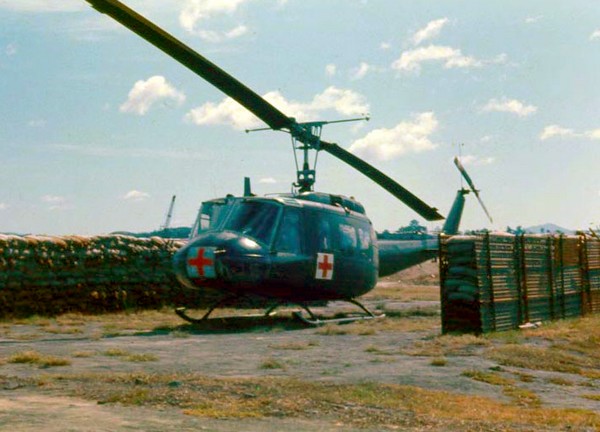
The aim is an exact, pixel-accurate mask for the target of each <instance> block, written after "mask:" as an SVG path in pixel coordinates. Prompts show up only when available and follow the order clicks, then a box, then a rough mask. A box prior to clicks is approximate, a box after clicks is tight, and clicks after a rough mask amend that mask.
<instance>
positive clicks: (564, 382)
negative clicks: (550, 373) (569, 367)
mask: <svg viewBox="0 0 600 432" xmlns="http://www.w3.org/2000/svg"><path fill="white" fill-rule="evenodd" d="M548 382H549V383H550V384H554V385H559V386H565V387H571V386H574V385H576V384H575V382H573V381H572V380H570V379H566V378H563V377H552V378H548Z"/></svg>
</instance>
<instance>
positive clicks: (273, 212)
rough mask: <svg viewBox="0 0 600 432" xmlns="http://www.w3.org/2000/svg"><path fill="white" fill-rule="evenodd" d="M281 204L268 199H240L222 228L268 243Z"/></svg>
mask: <svg viewBox="0 0 600 432" xmlns="http://www.w3.org/2000/svg"><path fill="white" fill-rule="evenodd" d="M280 209H281V206H280V205H278V204H275V203H273V202H268V201H240V202H238V203H236V204H235V206H234V208H233V209H232V211H231V214H230V215H229V217H228V218H227V221H226V222H225V225H224V226H223V229H226V230H230V231H236V232H239V233H242V234H244V235H247V236H249V237H252V238H254V239H255V240H258V241H260V242H262V243H264V244H267V245H268V244H270V243H271V240H272V238H273V233H274V231H275V226H276V222H277V217H278V216H279V211H280Z"/></svg>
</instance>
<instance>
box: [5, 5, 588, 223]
mask: <svg viewBox="0 0 600 432" xmlns="http://www.w3.org/2000/svg"><path fill="white" fill-rule="evenodd" d="M126 4H128V5H129V6H130V7H132V8H134V9H135V10H137V11H138V12H140V13H141V14H143V15H145V16H147V17H148V18H150V19H151V20H153V21H154V22H155V23H157V24H158V25H159V26H161V27H163V28H164V29H166V30H167V31H169V32H171V33H172V34H174V35H175V36H176V37H178V38H180V39H182V40H183V41H184V42H186V43H187V44H189V45H190V46H192V47H193V48H194V49H196V50H197V51H198V52H200V53H201V54H203V55H205V56H206V57H208V58H209V59H210V60H211V61H213V62H215V63H217V64H218V65H219V66H221V67H222V68H224V69H225V70H227V71H228V72H230V73H231V74H232V75H234V76H235V77H236V78H238V79H239V80H241V81H242V82H244V83H245V84H247V85H248V86H249V87H251V88H252V89H254V90H255V91H256V92H257V93H259V94H261V95H265V97H266V98H268V99H269V100H270V101H272V103H274V104H276V105H277V106H278V107H279V108H280V109H281V110H282V111H283V112H285V113H286V114H288V115H290V116H295V117H296V118H298V119H300V120H337V119H344V118H350V117H355V116H357V115H360V114H362V113H369V114H370V115H371V120H370V121H369V122H362V123H355V124H352V123H350V124H339V125H330V126H328V127H326V128H325V130H324V133H323V138H324V139H326V140H328V141H333V142H337V143H339V144H340V145H342V146H343V147H345V148H346V149H349V150H350V151H352V152H354V153H355V154H357V155H359V156H361V157H364V158H365V159H366V160H367V161H369V162H370V163H372V164H373V165H375V166H377V167H378V168H380V169H381V170H382V171H384V172H385V173H387V174H388V175H390V176H392V177H393V178H395V179H396V180H397V181H398V182H400V183H401V184H402V185H404V186H405V187H407V188H408V189H409V190H411V191H412V192H413V193H415V194H416V195H418V196H419V197H421V198H422V199H423V200H424V201H426V202H427V203H429V204H431V205H433V206H435V207H438V208H439V209H440V211H441V212H442V213H443V214H446V213H447V212H448V210H449V208H450V205H451V202H452V199H453V197H454V195H455V192H456V190H457V188H459V187H460V185H461V182H460V178H459V176H458V172H457V171H456V169H455V167H454V165H453V164H452V158H453V157H454V156H455V155H456V154H457V153H458V152H459V145H460V144H462V146H461V149H460V152H461V153H462V155H463V163H464V165H465V166H466V167H467V169H468V170H469V172H470V174H471V176H472V177H473V179H474V181H475V184H476V185H477V186H478V187H479V188H480V189H481V190H482V192H481V194H482V198H483V199H484V201H485V203H486V205H487V207H488V209H489V210H490V212H491V213H492V215H493V217H494V223H493V224H491V223H490V222H489V221H487V219H486V218H485V215H484V213H483V212H482V211H481V209H479V208H478V206H477V203H476V202H475V200H473V199H471V200H469V201H468V203H467V208H466V211H465V218H464V225H463V226H464V227H465V228H482V227H488V228H491V229H505V228H506V226H507V225H510V226H513V227H514V226H516V225H523V226H530V225H536V224H539V223H545V222H554V223H556V224H558V225H561V226H565V227H567V228H573V229H577V228H579V229H585V228H587V227H588V226H589V225H590V223H594V224H598V223H600V170H599V169H598V163H599V162H600V158H599V154H600V152H599V150H598V146H600V86H598V78H597V77H598V73H599V72H600V5H598V2H597V1H592V0H588V1H583V0H574V1H569V2H567V1H548V0H545V1H533V0H531V1H527V2H522V1H486V2H481V1H475V0H472V1H466V0H463V1H445V2H440V1H438V0H430V1H429V0H420V1H416V0H405V1H401V2H399V1H391V0H343V1H342V0H326V1H323V0H320V1H316V0H302V1H300V0H287V1H283V0H228V1H225V0H222V1H221V0H144V1H141V0H128V1H126ZM0 22H2V23H3V24H2V26H1V28H0V152H1V154H2V169H1V170H0V181H1V184H2V188H1V189H0V232H8V231H13V232H27V233H46V234H100V233H107V232H111V231H115V230H133V231H141V230H150V229H155V228H158V226H159V225H160V224H161V223H162V222H163V221H164V218H165V213H166V211H167V207H168V205H169V201H170V198H171V195H173V194H176V195H177V202H176V205H175V214H174V217H173V223H174V224H175V225H191V224H192V222H193V220H194V218H195V214H196V211H197V209H198V207H199V205H200V202H201V201H202V200H206V199H210V198H214V197H218V196H223V195H225V194H227V193H234V194H239V193H241V192H242V186H243V177H244V176H250V177H251V178H252V180H253V187H254V189H255V192H257V193H259V194H265V193H270V192H280V191H283V192H287V191H289V190H290V185H291V183H292V182H293V181H294V180H295V166H294V159H293V155H292V152H291V144H290V142H289V137H288V136H287V135H285V134H282V133H275V132H259V133H254V134H245V133H244V132H243V129H244V128H246V127H254V126H258V127H260V122H257V121H256V119H254V118H252V116H250V115H248V114H247V113H245V112H244V111H243V109H241V108H239V107H238V106H236V104H235V103H231V101H227V100H225V97H224V96H223V95H222V94H221V93H220V92H219V91H218V90H216V89H214V88H212V87H211V86H210V85H209V84H207V83H206V82H204V81H202V80H201V79H200V78H198V77H197V76H196V75H194V74H193V73H191V72H189V71H188V70H187V69H185V68H184V67H183V66H181V65H179V64H178V63H176V62H175V61H173V60H172V59H171V58H169V57H167V56H166V55H164V54H163V53H162V52H160V51H158V50H157V49H156V48H154V47H152V46H150V45H149V44H147V43H146V42H145V41H143V40H141V39H140V38H139V37H137V36H136V35H134V34H132V33H130V32H129V31H128V30H126V29H124V28H122V27H120V26H119V25H118V24H116V23H114V22H113V21H112V20H111V19H110V18H108V17H106V16H103V15H101V14H99V13H98V12H97V11H95V10H93V9H92V8H91V7H89V6H88V4H87V3H86V2H85V1H84V0H0ZM316 187H317V189H318V190H321V191H328V192H334V193H342V194H346V195H352V196H355V197H356V198H357V199H358V200H360V201H361V202H363V204H365V206H366V208H367V212H368V214H369V215H370V217H371V219H372V220H373V222H374V224H375V227H376V229H378V230H383V229H395V228H397V227H399V226H401V225H406V224H407V223H408V222H409V221H410V220H411V219H418V220H421V219H420V218H419V217H418V215H416V214H415V213H414V212H412V211H411V210H410V209H408V208H407V207H406V206H404V205H403V204H402V203H400V202H398V201H397V200H395V199H394V198H393V197H392V196H391V195H389V194H388V193H387V192H386V191H384V190H383V189H380V188H379V187H378V186H376V185H375V184H373V183H371V182H370V181H369V180H368V179H366V178H365V177H363V176H362V175H361V174H358V173H357V172H355V171H354V170H353V169H351V168H349V167H347V166H346V165H344V164H343V163H342V162H340V161H338V160H336V159H334V158H332V157H331V156H329V155H328V154H322V155H320V157H319V161H318V169H317V184H316ZM428 226H429V227H431V228H433V227H435V226H436V224H428Z"/></svg>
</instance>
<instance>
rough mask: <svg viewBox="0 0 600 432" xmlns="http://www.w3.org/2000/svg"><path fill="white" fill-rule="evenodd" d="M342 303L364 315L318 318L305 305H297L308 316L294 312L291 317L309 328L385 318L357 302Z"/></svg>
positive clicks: (383, 315)
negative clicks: (357, 308) (356, 308)
mask: <svg viewBox="0 0 600 432" xmlns="http://www.w3.org/2000/svg"><path fill="white" fill-rule="evenodd" d="M344 301H347V302H348V303H352V304H353V305H355V306H358V307H359V308H360V309H362V310H363V312H364V313H363V314H360V315H353V316H348V317H341V318H319V317H317V316H316V315H315V314H314V313H313V312H312V311H311V310H310V309H309V307H308V306H307V305H302V304H299V305H298V306H300V307H301V308H302V309H304V310H305V311H306V313H307V314H308V317H306V316H304V314H303V313H302V312H294V313H293V314H292V315H293V316H294V318H296V319H298V320H300V321H302V322H303V323H305V324H308V325H311V326H322V325H325V324H348V323H352V322H356V321H366V320H372V319H377V318H385V314H379V315H376V314H374V313H373V312H371V311H370V310H369V309H368V308H367V307H366V306H365V305H363V304H362V303H361V302H359V301H358V300H355V299H349V300H344Z"/></svg>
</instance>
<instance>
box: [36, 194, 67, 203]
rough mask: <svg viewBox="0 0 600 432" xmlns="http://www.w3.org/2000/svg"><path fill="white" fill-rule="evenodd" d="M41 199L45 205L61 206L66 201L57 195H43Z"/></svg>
mask: <svg viewBox="0 0 600 432" xmlns="http://www.w3.org/2000/svg"><path fill="white" fill-rule="evenodd" d="M41 199H42V202H44V203H47V204H63V203H65V202H66V201H67V199H66V198H65V197H63V196H59V195H44V196H43V197H42V198H41Z"/></svg>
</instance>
